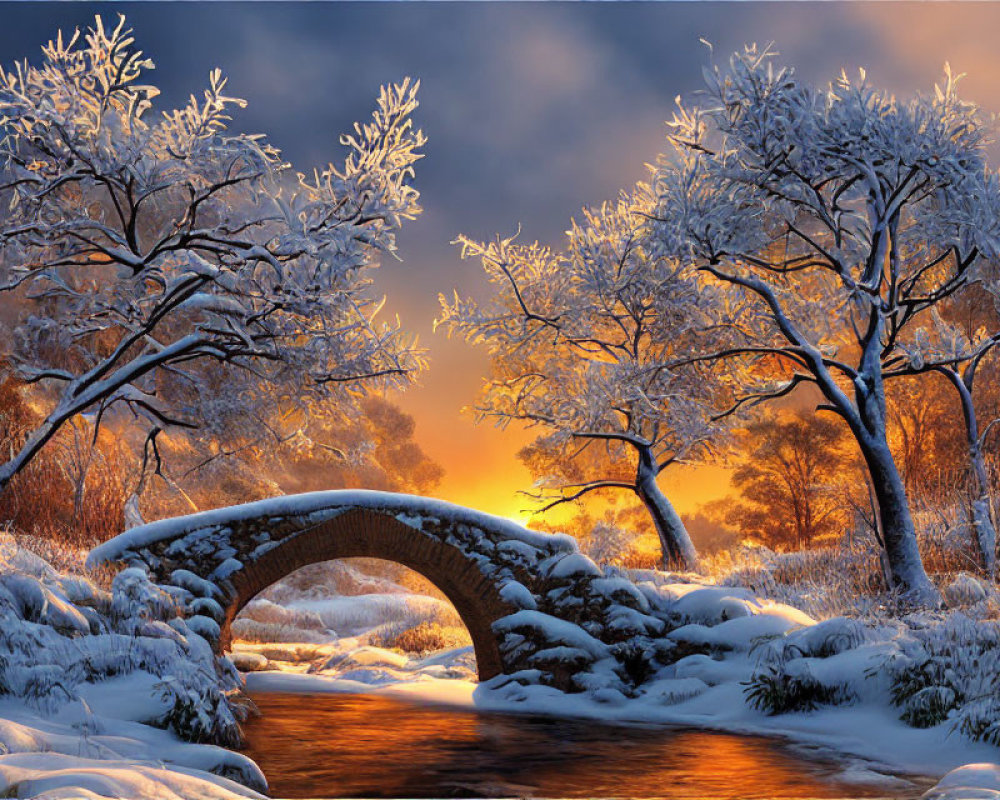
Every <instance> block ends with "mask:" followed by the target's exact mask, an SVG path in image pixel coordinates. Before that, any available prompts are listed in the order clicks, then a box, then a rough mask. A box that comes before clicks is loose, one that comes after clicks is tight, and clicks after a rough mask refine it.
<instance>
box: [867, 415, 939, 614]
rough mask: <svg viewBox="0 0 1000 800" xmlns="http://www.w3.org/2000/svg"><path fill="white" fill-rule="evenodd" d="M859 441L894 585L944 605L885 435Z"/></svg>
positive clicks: (915, 599)
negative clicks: (922, 554) (929, 572)
mask: <svg viewBox="0 0 1000 800" xmlns="http://www.w3.org/2000/svg"><path fill="white" fill-rule="evenodd" d="M882 432H883V433H884V429H883V431H882ZM858 444H859V446H860V448H861V454H862V455H863V456H864V459H865V464H867V466H868V472H869V475H870V476H871V481H872V489H873V490H874V493H875V500H876V503H877V504H878V518H879V527H880V528H881V530H882V538H883V541H884V544H885V554H886V559H887V561H888V562H889V570H890V572H891V573H892V584H893V586H895V587H898V588H899V589H902V590H903V592H904V593H905V594H906V595H907V598H908V599H910V600H911V601H913V602H916V603H919V604H926V605H930V606H937V605H940V603H941V596H940V594H939V593H938V590H937V589H936V588H935V587H934V584H933V583H931V581H930V578H928V577H927V572H926V571H925V570H924V564H923V561H922V560H921V558H920V550H919V548H918V547H917V533H916V529H915V527H914V525H913V517H912V516H911V515H910V506H909V503H908V502H907V499H906V488H905V487H904V486H903V479H902V477H901V476H900V474H899V470H898V469H897V468H896V462H895V459H893V457H892V451H891V450H890V449H889V444H888V442H887V441H886V438H885V436H884V435H882V436H879V435H868V436H859V437H858Z"/></svg>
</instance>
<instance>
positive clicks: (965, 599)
mask: <svg viewBox="0 0 1000 800" xmlns="http://www.w3.org/2000/svg"><path fill="white" fill-rule="evenodd" d="M943 594H944V599H945V602H947V603H948V606H949V607H950V608H959V607H968V606H974V605H976V603H980V602H982V601H983V600H985V599H986V598H987V596H988V594H989V587H987V585H986V584H984V583H983V582H982V581H980V580H979V579H978V578H977V577H976V576H975V575H970V574H969V573H968V572H960V573H958V575H956V576H955V577H954V578H953V579H952V580H951V582H950V583H948V584H947V585H946V586H945V587H944V592H943Z"/></svg>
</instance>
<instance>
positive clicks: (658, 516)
mask: <svg viewBox="0 0 1000 800" xmlns="http://www.w3.org/2000/svg"><path fill="white" fill-rule="evenodd" d="M656 475H657V468H656V459H655V458H654V457H653V452H652V450H650V449H648V448H646V449H642V450H640V451H639V467H638V470H637V472H636V481H635V493H636V495H638V497H639V499H640V500H641V501H642V503H643V505H644V506H646V510H647V511H649V515H650V516H651V517H652V518H653V524H654V525H655V526H656V533H657V535H658V536H659V537H660V548H661V551H662V554H663V568H664V569H671V568H673V569H683V570H686V571H695V570H697V569H698V552H697V550H695V547H694V543H693V542H692V541H691V537H690V536H689V535H688V532H687V528H685V527H684V522H683V521H682V520H681V518H680V515H679V514H678V513H677V511H676V509H675V508H674V507H673V505H671V503H670V501H669V500H668V499H667V496H666V495H665V494H663V492H662V491H660V487H659V486H658V485H657V483H656Z"/></svg>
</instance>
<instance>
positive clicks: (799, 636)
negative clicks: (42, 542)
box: [0, 539, 1000, 800]
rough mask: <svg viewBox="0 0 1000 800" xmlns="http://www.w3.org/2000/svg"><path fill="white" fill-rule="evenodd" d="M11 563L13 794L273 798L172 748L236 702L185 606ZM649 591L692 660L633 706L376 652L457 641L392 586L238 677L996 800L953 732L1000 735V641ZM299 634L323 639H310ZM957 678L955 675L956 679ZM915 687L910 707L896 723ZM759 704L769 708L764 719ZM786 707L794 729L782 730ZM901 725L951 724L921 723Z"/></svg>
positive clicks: (930, 619)
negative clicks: (709, 736) (677, 731)
mask: <svg viewBox="0 0 1000 800" xmlns="http://www.w3.org/2000/svg"><path fill="white" fill-rule="evenodd" d="M0 545H2V546H0V644H2V647H0V656H2V659H0V796H8V797H37V798H48V799H49V800H56V798H61V799H62V800H65V799H66V798H86V799H87V800H93V799H94V798H101V797H120V798H125V797H128V798H138V797H162V798H168V799H169V800H173V799H174V798H177V799H178V800H179V799H180V798H220V799H221V798H233V797H259V796H261V795H259V794H258V792H257V790H263V789H264V788H265V787H264V782H263V776H262V775H261V774H260V772H259V770H257V768H256V766H255V765H254V764H253V763H252V762H251V761H249V760H248V759H247V758H245V757H244V756H241V755H240V754H238V753H235V752H233V751H231V750H227V749H225V748H222V747H217V746H213V745H205V744H190V743H186V742H183V741H181V740H180V738H179V737H178V736H177V735H175V733H174V732H172V731H171V730H170V727H171V726H174V727H176V726H187V727H188V728H189V729H193V730H196V731H202V732H204V733H206V735H207V732H208V731H210V730H211V729H212V726H218V725H220V724H221V725H223V727H224V726H225V724H228V723H229V722H231V721H232V720H231V718H230V717H229V716H227V715H228V714H230V713H231V712H230V711H229V709H228V706H225V707H223V704H221V703H220V702H219V701H220V700H221V698H222V696H223V695H222V693H221V692H220V690H219V688H218V687H220V686H222V687H225V686H227V685H233V686H234V685H235V683H234V676H232V675H229V674H227V673H226V672H225V669H224V668H223V669H222V670H221V672H220V671H219V666H218V665H217V664H216V663H215V662H214V661H213V659H212V658H211V653H210V652H209V649H208V647H207V643H206V642H205V641H204V639H202V638H201V637H200V636H199V635H198V634H197V633H195V632H194V631H192V630H191V629H190V628H189V627H188V626H187V625H186V624H185V623H184V622H183V621H182V620H181V619H180V618H177V617H175V616H171V613H170V610H169V608H168V606H169V601H170V598H169V597H167V596H165V595H163V594H162V592H160V590H158V589H157V588H156V587H154V586H152V585H151V584H149V583H148V582H147V581H145V580H144V578H143V576H142V575H141V573H138V571H137V570H127V571H125V572H123V573H121V574H120V575H119V576H118V577H117V578H116V579H115V582H114V585H113V586H112V590H111V591H110V592H107V591H103V590H101V589H100V588H98V587H97V586H95V585H94V584H93V583H91V582H90V581H88V580H86V579H85V578H82V577H79V576H68V575H64V574H59V573H56V572H55V571H54V570H52V569H51V568H50V567H49V566H47V565H46V564H45V563H44V562H42V561H41V560H39V559H38V558H36V557H34V556H32V555H31V554H30V553H27V552H25V551H24V550H20V549H18V548H17V547H16V546H15V545H14V544H13V543H12V542H11V541H10V540H9V539H5V540H3V541H2V542H0ZM343 577H344V576H343V575H340V578H343ZM348 577H350V576H348ZM351 580H354V581H355V582H357V581H356V580H355V578H353V577H352V578H351ZM639 587H640V589H641V591H642V592H643V594H644V596H646V597H647V598H648V599H649V600H650V603H651V605H658V607H659V608H660V610H661V611H669V613H670V615H671V616H672V618H673V619H675V621H676V623H677V625H676V626H675V627H674V628H673V629H672V631H671V632H670V633H669V634H668V637H669V638H670V640H671V641H672V642H673V647H674V648H675V651H674V652H675V655H676V658H675V659H674V660H673V662H672V663H670V664H669V665H667V666H665V667H662V668H661V669H659V671H658V672H657V673H655V674H653V675H650V676H648V677H647V679H646V680H645V681H644V682H643V683H642V684H641V689H640V690H639V691H638V693H637V696H635V697H626V696H625V695H623V694H621V693H620V692H614V691H608V690H607V689H601V690H597V691H594V692H582V693H578V694H565V693H562V692H559V691H557V690H556V689H554V688H552V687H547V686H542V685H538V684H537V683H533V682H532V681H531V679H530V677H531V676H530V675H526V674H519V675H515V676H500V677H498V678H496V679H494V680H493V681H490V682H489V683H487V684H483V685H477V683H476V682H475V672H474V658H473V654H472V651H471V648H470V647H468V646H467V645H465V646H459V647H451V648H449V649H446V650H443V651H438V652H433V653H422V652H415V651H414V650H415V648H414V647H412V645H413V640H412V637H411V639H410V640H408V641H409V642H410V645H411V648H410V651H406V652H404V651H402V650H400V649H392V648H390V647H385V646H377V644H378V643H379V642H382V643H384V644H388V643H391V642H393V641H396V640H395V639H394V637H395V636H396V635H397V634H398V633H399V631H400V625H402V626H404V627H405V626H417V627H419V626H421V625H423V626H429V630H431V631H432V632H433V634H434V635H435V636H440V632H441V630H448V629H449V628H450V627H451V626H452V625H453V623H454V618H453V615H454V610H453V609H451V608H450V607H448V606H446V605H445V604H442V603H441V601H440V600H439V599H435V598H428V597H424V598H415V597H414V596H412V595H410V594H407V592H406V589H405V587H403V586H400V585H397V584H394V583H393V582H392V581H385V580H381V579H375V580H372V581H370V582H369V584H368V585H367V586H366V587H365V588H364V591H365V592H366V593H365V594H362V595H360V596H357V597H354V598H347V597H336V598H330V597H328V596H326V597H324V592H326V591H328V590H326V589H322V590H301V591H300V590H299V588H296V587H295V586H293V585H290V586H281V585H278V586H276V587H275V589H274V590H273V591H272V592H269V594H268V597H265V598H261V600H260V601H259V602H255V603H254V604H251V605H250V606H248V614H247V615H246V618H247V620H249V621H251V622H252V623H253V624H250V625H247V626H245V632H247V633H252V634H262V633H273V632H274V631H275V630H283V631H284V634H285V641H275V640H274V639H272V640H271V641H237V642H236V645H235V648H234V661H235V663H236V664H237V665H238V666H239V667H240V668H241V669H243V670H245V674H246V685H247V688H248V689H249V690H250V691H251V692H254V691H284V692H345V691H346V692H377V693H383V694H389V695H392V696H394V697H397V698H401V699H402V698H405V699H410V700H413V701H418V702H433V703H443V704H448V705H452V706H455V707H456V708H466V709H472V708H476V709H480V710H490V711H502V712H513V713H519V712H524V713H532V714H537V713H550V714H553V715H561V716H580V717H590V718H594V719H600V720H604V721H640V722H644V723H655V724H680V725H685V726H697V727H703V728H712V729H718V730H726V731H731V732H743V733H754V734H767V735H781V736H784V737H787V738H788V739H789V740H790V741H792V742H794V743H795V744H796V745H797V746H800V747H806V748H811V749H813V750H814V751H822V752H823V753H825V754H827V755H831V754H836V755H838V756H839V758H840V759H841V760H842V763H843V764H844V774H843V776H842V777H843V778H844V779H845V780H849V781H853V782H875V783H877V784H880V785H884V786H886V789H887V790H889V789H893V788H898V784H895V787H894V781H895V780H896V779H895V777H894V776H895V775H900V774H904V775H905V774H914V775H932V776H934V777H939V776H941V775H944V774H945V773H946V772H948V771H949V770H953V769H954V768H956V767H962V768H961V769H958V770H957V771H955V772H952V773H950V774H949V775H948V776H947V777H946V778H945V779H944V780H942V782H941V784H939V787H937V788H936V789H935V790H933V792H932V793H931V794H930V795H929V796H930V797H933V798H934V800H973V798H979V799H982V798H990V799H991V800H1000V767H998V766H997V765H996V764H995V763H992V762H996V761H997V760H998V758H997V757H998V750H997V748H996V747H995V746H993V745H991V744H987V743H984V742H980V743H977V742H974V741H972V740H971V739H970V738H968V737H967V736H965V735H964V734H963V732H962V730H960V729H956V725H958V724H960V723H964V722H966V721H971V722H970V723H969V724H972V723H976V720H979V721H980V722H983V724H986V725H988V724H989V721H990V719H995V717H992V718H991V717H990V716H989V714H990V713H992V711H991V709H992V706H991V703H995V702H996V701H997V700H998V699H1000V698H997V697H996V696H995V693H994V694H990V692H992V687H993V686H995V682H994V680H995V676H996V673H997V666H998V665H997V663H996V660H997V658H998V657H1000V647H996V646H995V644H996V641H1000V639H996V638H993V639H991V638H990V637H991V636H992V637H997V636H998V635H1000V632H998V631H997V630H996V628H995V623H991V622H983V621H977V620H973V619H970V618H966V617H963V616H961V615H960V614H952V615H950V616H949V617H942V616H931V615H925V616H923V617H912V618H910V619H908V620H906V621H883V622H879V623H877V624H875V623H861V622H859V621H857V620H845V619H842V618H834V619H830V620H824V621H822V622H819V623H816V622H814V621H813V620H812V619H810V618H809V617H807V616H806V615H804V614H803V613H802V612H800V611H797V610H796V609H794V608H791V607H789V606H786V605H782V604H779V603H774V602H769V601H766V600H761V599H759V598H757V597H755V596H754V595H753V594H752V593H751V592H749V591H748V590H746V589H740V588H733V587H720V586H704V585H700V584H697V583H674V584H671V583H666V582H662V581H661V582H660V583H654V582H652V581H640V583H639ZM394 620H395V627H393V626H392V625H391V624H390V623H393V621H394ZM255 626H256V627H255ZM413 629H414V628H413V627H411V628H410V630H413ZM238 630H239V626H234V631H238ZM295 632H304V633H306V634H307V636H305V637H304V638H303V640H302V641H298V642H297V641H295V640H294V638H293V637H292V634H293V633H295ZM551 634H552V635H553V636H556V637H558V635H559V633H558V631H557V630H554V631H552V632H551ZM250 638H254V637H253V636H251V637H250ZM400 641H402V640H400ZM416 641H417V642H418V644H419V642H420V641H421V640H420V639H419V638H418V639H417V640H416ZM577 644H579V643H577ZM571 646H572V643H567V644H566V647H567V648H570V647H571ZM977 648H978V649H977ZM567 652H569V650H567ZM942 659H944V661H943V662H942ZM941 663H946V664H947V665H948V668H947V669H946V670H944V671H943V672H941V674H938V671H937V667H938V666H939V665H940V664H941ZM945 673H947V674H945ZM904 679H905V680H904ZM907 681H908V683H907ZM977 681H978V682H977ZM899 685H904V686H908V687H910V688H908V689H907V690H906V691H905V692H903V693H902V694H899V692H897V695H898V696H897V697H896V698H895V699H896V704H893V702H892V700H893V692H894V687H898V686H899ZM949 686H950V687H953V688H952V689H949ZM949 691H951V692H952V695H951V696H950V695H948V692H949ZM748 692H756V693H757V696H758V698H759V699H760V700H761V704H762V706H763V707H762V708H754V707H753V705H752V704H751V703H748ZM977 692H979V693H980V694H981V695H982V696H980V695H977V694H976V693H977ZM983 693H985V694H983ZM959 694H960V695H961V697H958V695H959ZM213 703H214V704H215V705H214V707H213V705H212V704H213ZM812 705H814V706H815V707H812V708H810V706H812ZM768 708H771V709H775V708H781V709H791V710H788V711H786V712H785V713H777V714H774V715H769V714H768V713H766V711H767V709H768ZM206 709H208V710H207V711H206ZM903 713H906V714H909V715H910V716H911V720H914V721H917V722H920V724H928V723H933V724H929V726H928V727H925V728H917V727H913V726H911V725H907V724H905V723H904V722H902V721H901V720H900V715H901V714H903ZM935 714H937V716H940V717H941V719H940V720H937V717H935ZM976 714H979V716H978V717H977V716H976ZM220 720H221V722H220ZM984 721H985V722H984ZM976 724H978V723H976ZM970 729H971V728H970ZM976 730H979V731H980V733H982V732H983V731H984V730H985V731H986V732H987V733H988V732H989V729H988V727H987V728H983V727H982V726H980V727H979V728H976ZM976 763H978V764H979V766H976V767H972V766H964V767H963V766H962V765H969V764H976ZM248 787H252V788H248Z"/></svg>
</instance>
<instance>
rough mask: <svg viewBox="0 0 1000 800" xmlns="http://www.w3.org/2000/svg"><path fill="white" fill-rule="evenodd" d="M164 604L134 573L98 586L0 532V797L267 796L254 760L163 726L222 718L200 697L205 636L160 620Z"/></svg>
mask: <svg viewBox="0 0 1000 800" xmlns="http://www.w3.org/2000/svg"><path fill="white" fill-rule="evenodd" d="M167 600H168V598H165V597H163V596H161V595H159V594H158V593H157V592H156V590H155V589H154V588H153V587H151V586H150V584H148V583H147V582H145V581H144V580H143V579H142V578H141V576H138V575H136V574H135V571H132V570H129V571H126V572H125V573H122V574H121V575H119V577H118V578H117V579H116V580H115V582H114V586H113V589H112V591H111V592H106V591H103V590H102V589H100V588H99V587H97V586H95V585H94V584H93V583H92V582H90V581H89V580H87V579H86V578H83V577H79V576H68V575H62V574H59V573H56V572H55V571H54V570H53V569H52V568H51V567H50V566H49V565H47V564H46V563H45V562H43V561H41V559H39V558H37V557H35V556H34V555H32V554H31V553H29V552H27V551H25V550H22V549H20V548H19V547H18V546H17V545H16V544H15V543H14V541H13V540H12V539H11V538H10V537H9V536H0V797H18V798H38V800H69V798H73V800H93V799H94V798H104V797H113V798H153V797H155V798H160V799H161V800H175V799H176V800H180V798H206V799H207V800H230V799H231V798H237V797H263V795H262V794H260V793H259V792H258V791H255V790H254V789H252V788H248V787H255V788H256V789H259V790H261V791H263V790H264V789H265V788H266V782H265V780H264V776H263V775H262V774H261V772H260V770H259V769H258V768H257V765H256V764H254V763H253V762H252V761H251V760H250V759H248V758H246V757H245V756H243V755H240V754H239V753H236V752H233V751H232V750H228V749H226V748H223V747H217V746H214V745H208V744H190V743H186V742H183V741H181V739H180V738H179V737H178V736H177V735H175V734H174V733H173V732H171V731H170V730H167V729H165V727H166V726H169V725H170V724H171V723H172V722H175V723H178V724H180V717H178V716H177V713H176V712H181V713H183V712H184V711H185V710H187V711H195V710H196V709H197V708H198V707H199V705H200V706H201V709H202V714H203V718H202V719H200V720H188V722H189V723H192V724H194V725H195V726H197V725H198V724H200V723H201V724H207V725H214V724H217V723H218V722H219V721H220V720H223V721H225V720H226V719H227V713H228V709H222V708H216V709H211V708H210V706H209V703H208V701H210V700H211V699H216V700H218V699H219V698H220V697H221V695H220V693H219V688H218V687H219V685H220V684H222V683H224V682H225V681H224V680H220V676H219V675H218V674H217V673H216V672H215V663H214V659H213V657H212V654H211V651H210V649H209V648H208V645H207V643H206V642H205V641H204V640H203V639H202V638H201V637H200V636H198V635H197V634H195V633H193V632H192V631H191V630H190V629H188V628H187V627H186V626H185V625H184V623H183V622H182V621H180V620H179V619H177V618H176V617H172V618H171V619H170V622H169V623H168V622H166V621H163V620H162V619H159V618H158V608H159V610H163V611H165V610H166V606H165V603H166V601H167ZM189 699H190V700H194V701H195V702H194V703H186V702H185V701H186V700H189ZM206 707H207V708H208V709H209V710H207V711H206V710H205V709H206Z"/></svg>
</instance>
